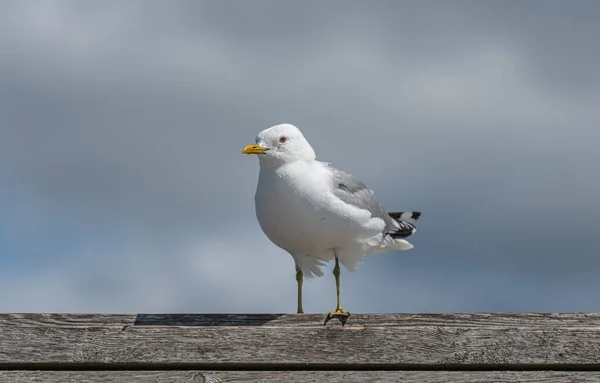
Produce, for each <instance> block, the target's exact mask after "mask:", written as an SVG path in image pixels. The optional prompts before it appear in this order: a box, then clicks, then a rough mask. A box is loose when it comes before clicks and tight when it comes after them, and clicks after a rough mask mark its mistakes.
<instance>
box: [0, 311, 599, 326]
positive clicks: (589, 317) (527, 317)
mask: <svg viewBox="0 0 600 383" xmlns="http://www.w3.org/2000/svg"><path fill="white" fill-rule="evenodd" d="M324 319H325V314H0V328H2V327H3V326H10V327H14V326H19V327H27V326H33V327H43V326H49V327H115V326H116V327H118V326H133V325H136V326H191V327H194V326H198V327H200V326H271V327H312V326H322V325H323V320H324ZM331 323H332V324H333V323H335V322H331ZM541 324H543V326H544V327H545V328H549V327H581V328H589V327H590V326H600V313H565V314H562V313H524V314H495V313H477V314H471V313H467V314H354V313H353V314H352V317H351V319H350V320H349V321H348V324H347V326H386V327H390V326H402V327H410V326H439V325H443V326H444V327H453V326H456V327H468V326H482V325H483V326H494V327H509V328H511V327H521V328H522V327H539V326H540V325H541Z"/></svg>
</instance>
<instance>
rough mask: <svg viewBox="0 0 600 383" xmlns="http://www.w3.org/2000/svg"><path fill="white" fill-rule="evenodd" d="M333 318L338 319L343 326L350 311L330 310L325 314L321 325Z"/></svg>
mask: <svg viewBox="0 0 600 383" xmlns="http://www.w3.org/2000/svg"><path fill="white" fill-rule="evenodd" d="M333 318H337V319H339V321H340V322H341V323H342V327H344V325H345V324H346V321H347V320H348V318H350V313H349V312H347V311H343V310H342V309H337V310H335V311H331V312H329V314H327V318H325V323H323V326H326V325H327V322H329V321H330V320H332V319H333Z"/></svg>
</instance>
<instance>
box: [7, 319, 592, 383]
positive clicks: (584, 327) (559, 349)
mask: <svg viewBox="0 0 600 383" xmlns="http://www.w3.org/2000/svg"><path fill="white" fill-rule="evenodd" d="M323 319H324V315H314V314H300V315H296V314H293V315H288V314H282V315H280V314H264V315H255V314H251V315H241V314H231V315H226V314H197V315H196V314H189V315H188V314H172V315H171V314H165V315H152V314H138V315H106V314H101V315H92V314H91V315H81V314H79V315H69V314H3V315H0V382H16V383H20V382H32V381H33V382H81V381H85V382H196V383H197V382H204V383H208V382H210V383H217V382H250V383H254V382H288V383H289V382H322V383H324V382H346V383H348V382H415V383H416V382H425V383H433V382H436V383H445V382H521V381H523V382H548V383H550V382H552V383H566V382H600V315H598V314H424V315H418V314H410V315H405V314H353V315H352V317H351V318H350V320H348V323H347V324H346V325H345V326H344V327H342V326H340V324H339V322H337V321H331V322H329V323H328V324H327V326H323Z"/></svg>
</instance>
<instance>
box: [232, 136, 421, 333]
mask: <svg viewBox="0 0 600 383" xmlns="http://www.w3.org/2000/svg"><path fill="white" fill-rule="evenodd" d="M242 153H243V154H255V155H257V156H258V159H259V165H260V171H259V175H258V184H257V187H256V194H255V197H254V202H255V204H254V205H255V210H256V217H257V219H258V223H259V225H260V227H261V229H262V231H263V232H264V234H265V235H266V236H267V237H268V238H269V240H270V241H271V242H273V243H274V244H275V245H276V246H278V247H280V248H281V249H283V250H285V251H287V252H288V253H289V254H290V255H291V256H292V257H293V259H294V262H295V266H296V282H297V284H298V310H297V312H298V313H303V312H304V311H303V309H302V282H303V280H304V277H308V278H314V277H321V276H323V271H322V268H323V267H324V266H325V265H326V264H327V263H328V262H330V261H332V260H334V261H335V266H334V268H333V275H334V277H335V284H336V290H337V307H336V309H335V310H333V311H331V312H329V314H328V315H327V317H326V319H325V325H326V324H327V322H328V321H329V320H330V319H332V318H337V319H339V320H340V322H341V323H342V326H343V325H344V324H345V323H346V321H347V319H348V318H349V317H350V313H349V312H347V311H344V310H343V308H342V302H341V299H340V263H341V264H342V265H343V266H344V267H345V268H346V269H347V270H348V271H350V272H353V271H355V270H356V269H357V267H358V266H360V265H362V262H363V258H364V257H365V256H368V255H373V254H377V253H385V252H387V251H390V250H410V249H412V248H413V247H414V246H413V245H412V244H411V243H410V242H408V241H407V240H406V238H408V237H410V236H411V235H413V234H414V233H415V232H416V228H415V226H414V224H413V223H411V222H410V221H416V220H417V219H419V217H420V216H421V212H418V211H401V212H392V213H388V212H386V211H385V210H384V209H383V207H382V206H381V205H380V204H379V202H378V201H377V199H376V198H375V195H374V193H373V191H372V190H371V189H369V188H368V187H367V186H366V185H365V184H364V183H363V182H361V181H360V180H359V179H358V178H356V177H355V176H353V175H351V174H349V173H346V172H344V171H342V170H340V169H337V168H335V167H334V166H333V165H332V164H330V163H328V162H322V161H319V160H317V159H316V154H315V151H314V149H313V148H312V146H311V145H310V144H309V143H308V141H307V140H306V138H304V135H303V134H302V132H301V131H300V129H298V128H297V127H296V126H294V125H291V124H280V125H275V126H272V127H270V128H268V129H265V130H263V131H261V132H260V133H258V135H257V136H256V140H255V144H251V145H247V146H246V147H245V148H244V149H243V150H242Z"/></svg>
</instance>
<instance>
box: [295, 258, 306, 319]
mask: <svg viewBox="0 0 600 383" xmlns="http://www.w3.org/2000/svg"><path fill="white" fill-rule="evenodd" d="M303 281H304V274H303V273H302V269H301V268H299V267H298V266H296V282H298V314H304V310H302V282H303Z"/></svg>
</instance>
